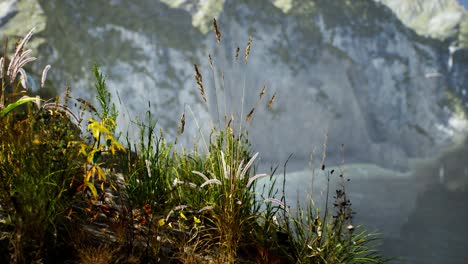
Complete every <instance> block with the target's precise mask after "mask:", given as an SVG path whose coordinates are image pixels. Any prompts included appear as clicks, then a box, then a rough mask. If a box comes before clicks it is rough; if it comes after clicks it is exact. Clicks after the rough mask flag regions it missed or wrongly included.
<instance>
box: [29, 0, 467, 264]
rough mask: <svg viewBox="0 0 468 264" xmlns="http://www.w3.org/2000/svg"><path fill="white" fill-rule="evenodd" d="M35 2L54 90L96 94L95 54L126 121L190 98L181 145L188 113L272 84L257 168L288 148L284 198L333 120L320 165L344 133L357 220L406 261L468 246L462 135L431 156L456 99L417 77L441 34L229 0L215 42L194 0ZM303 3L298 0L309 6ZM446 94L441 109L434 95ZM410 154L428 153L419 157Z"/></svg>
mask: <svg viewBox="0 0 468 264" xmlns="http://www.w3.org/2000/svg"><path fill="white" fill-rule="evenodd" d="M182 2H183V1H182ZM40 3H41V7H42V8H43V11H44V13H45V16H46V17H47V26H46V28H45V29H44V31H42V32H41V33H40V35H41V36H42V37H44V38H45V39H46V41H47V42H46V43H45V44H43V45H42V46H41V48H40V53H39V55H40V56H38V57H39V61H40V62H41V65H38V67H37V68H38V69H39V68H41V67H42V66H43V65H45V64H46V63H50V64H51V65H52V69H51V71H50V72H49V77H50V79H51V80H53V83H54V85H55V86H56V87H58V89H57V90H59V92H61V91H63V89H64V87H65V85H66V84H70V85H71V87H72V91H73V93H74V94H75V95H76V96H80V97H83V98H86V99H90V100H91V99H92V97H93V92H92V91H93V87H92V81H93V77H92V72H91V68H92V65H93V63H94V62H98V63H99V64H100V65H102V70H103V71H104V72H105V73H106V75H107V82H108V85H109V87H110V88H111V90H112V92H113V94H114V95H119V96H120V97H121V99H122V101H123V102H124V104H125V105H124V106H120V105H119V107H120V110H121V113H122V116H121V119H120V120H119V123H120V124H124V126H123V127H124V128H128V129H129V130H130V131H132V130H133V129H132V127H131V124H132V123H131V121H134V120H135V118H134V116H140V117H142V116H143V115H144V113H145V111H146V110H147V109H148V108H150V109H151V110H152V112H153V113H154V115H155V116H156V117H158V119H159V124H161V126H162V127H164V128H165V130H166V132H167V133H168V134H169V135H171V134H172V135H174V134H175V131H176V129H177V125H178V123H177V122H178V120H179V117H180V115H181V113H182V112H183V110H184V109H185V110H186V116H187V124H186V126H187V127H186V132H185V135H186V137H185V138H182V139H181V140H180V142H181V143H186V144H188V142H190V140H191V139H192V138H193V137H199V135H200V133H199V131H198V127H197V126H196V124H195V122H194V120H197V121H198V123H199V124H200V126H201V127H202V130H209V121H210V120H211V119H214V120H217V117H218V110H217V109H216V102H220V107H219V109H220V110H219V111H220V112H221V113H222V112H223V111H224V108H226V109H227V112H231V111H235V112H237V113H239V112H241V111H244V113H247V112H248V111H250V107H251V106H252V105H255V104H256V100H257V96H258V93H259V92H260V89H261V87H262V86H263V85H264V84H265V83H267V85H268V91H267V94H266V96H267V97H271V96H272V95H273V94H275V93H276V95H277V103H276V105H275V106H274V107H273V108H272V109H271V110H269V109H267V108H266V107H265V106H264V105H261V106H260V107H258V109H257V113H256V116H255V117H254V123H253V124H252V125H251V127H250V129H251V134H250V135H251V137H252V139H253V142H254V144H255V148H256V150H258V151H260V157H261V160H262V162H263V166H264V168H265V169H266V168H268V167H269V165H270V164H273V165H275V164H279V165H280V166H281V165H282V164H283V162H284V161H285V159H286V157H287V156H288V155H289V154H290V153H294V156H293V160H292V161H291V162H290V163H289V166H288V174H287V190H286V193H287V196H288V198H290V199H291V200H295V199H296V198H297V199H299V200H304V199H305V198H306V197H307V195H308V194H309V193H311V192H312V191H311V190H312V189H311V187H310V185H309V183H310V175H311V172H310V171H308V170H307V163H308V159H309V153H310V152H311V151H312V149H314V147H315V149H316V159H319V160H320V159H321V146H322V142H323V137H324V136H323V135H324V131H326V130H327V129H328V138H329V141H328V149H329V151H328V152H327V165H333V164H338V163H340V161H341V156H340V148H339V146H340V144H341V143H344V144H345V164H346V165H347V166H346V167H345V175H346V177H349V178H350V179H351V181H350V183H349V186H348V192H349V194H350V198H351V200H352V202H353V207H354V209H355V211H356V212H357V215H356V218H355V222H356V223H358V224H360V223H362V224H364V225H365V226H367V227H368V228H369V229H371V230H373V229H375V230H378V231H380V232H381V233H382V236H383V238H384V244H383V245H382V249H383V250H384V253H385V254H386V255H388V256H397V257H403V258H406V259H407V262H405V263H465V261H464V260H465V259H468V255H467V254H468V253H467V252H466V251H465V250H464V248H466V243H467V242H466V238H467V237H468V234H467V230H468V222H467V221H464V219H466V217H467V215H466V214H467V213H466V212H467V210H465V208H466V206H464V205H463V202H462V201H466V198H467V197H466V196H467V192H466V186H467V182H466V179H467V175H466V168H465V161H464V160H463V159H462V158H463V157H468V153H466V152H467V151H466V149H467V146H466V143H465V142H464V141H461V142H462V143H459V144H458V145H455V146H454V147H450V148H449V150H448V151H447V152H446V153H444V154H440V155H437V153H438V152H439V150H440V149H442V146H448V145H449V144H448V143H446V144H443V143H442V142H447V141H446V139H447V137H449V136H450V134H453V133H455V132H454V130H453V128H451V127H450V126H449V125H448V124H447V123H448V121H447V120H448V116H450V115H449V113H448V111H447V108H450V107H451V105H449V104H447V103H446V102H445V101H443V99H444V97H443V95H444V94H445V92H446V91H445V90H444V87H447V85H448V82H447V80H446V79H445V78H432V79H429V78H425V77H424V76H425V73H427V71H429V70H433V69H435V70H437V71H440V72H442V74H447V72H446V69H444V68H443V67H444V66H441V65H445V64H442V63H440V61H438V59H439V58H440V57H442V58H443V56H444V55H443V53H442V51H444V52H445V51H446V50H447V49H446V47H442V46H443V44H441V43H437V44H433V43H432V42H430V41H427V40H424V39H420V38H418V37H416V36H414V35H412V34H411V33H408V32H407V31H405V30H403V29H401V28H400V27H401V26H400V24H397V23H395V20H392V18H388V19H386V20H383V18H387V17H388V16H390V15H389V14H388V13H384V14H382V13H380V12H382V11H380V10H374V9H372V6H370V7H369V9H363V10H367V11H368V13H366V12H364V13H363V12H362V10H361V9H356V10H355V11H353V10H351V11H349V10H348V11H343V7H342V6H340V5H338V4H336V3H335V2H333V1H323V2H320V5H321V6H322V8H321V9H318V11H317V12H319V13H320V14H322V16H319V17H318V18H317V17H315V16H313V15H312V14H313V13H311V14H306V15H300V14H299V13H293V14H290V13H286V14H285V13H284V12H283V11H282V9H280V8H277V7H275V6H274V5H272V4H271V3H269V2H267V1H242V2H238V3H236V2H235V1H227V3H226V5H225V7H224V11H222V12H221V13H219V24H220V25H221V31H222V33H223V42H222V43H223V44H222V45H218V44H216V42H215V39H214V36H213V34H211V35H210V34H208V35H206V34H203V32H202V31H203V26H200V27H198V28H195V27H193V24H196V25H200V23H201V24H202V25H203V20H201V22H200V21H199V20H194V18H193V17H192V15H191V13H196V12H194V11H193V8H195V7H194V6H191V5H190V1H187V2H185V3H186V5H185V6H184V7H183V8H170V7H168V6H167V5H166V4H163V3H160V2H155V1H152V0H141V1H138V2H133V1H109V2H108V3H101V2H99V3H98V2H97V1H92V0H89V1H80V2H77V1H72V0H70V1H52V0H47V1H45V0H44V1H40ZM303 3H306V4H303V6H302V7H301V9H300V10H302V12H308V10H309V11H310V10H312V11H313V9H314V7H312V6H310V5H307V3H308V2H307V1H303ZM283 10H284V9H283ZM369 10H370V11H369ZM312 11H310V12H312ZM212 12H213V14H209V15H217V14H218V11H216V10H214V11H213V10H212ZM353 12H356V13H353ZM357 14H359V16H357ZM353 15H354V17H353ZM311 17H313V19H311ZM207 21H208V22H206V23H207V24H206V25H208V27H209V23H210V19H207ZM195 22H196V23H195ZM25 31H27V30H25ZM252 32H253V35H254V42H253V45H252V54H251V56H250V59H249V64H248V65H247V66H243V63H242V60H243V53H242V52H241V63H238V64H236V63H233V61H234V51H235V48H236V47H237V46H240V47H241V51H243V50H244V47H245V45H246V43H247V39H248V35H249V33H252ZM440 47H442V48H440ZM439 48H440V50H439ZM438 52H441V53H438ZM208 53H211V54H212V55H213V59H214V61H215V63H216V64H217V65H219V66H220V67H221V68H222V69H223V71H224V73H225V87H227V88H226V92H225V93H223V92H222V89H223V88H222V87H221V80H222V79H221V78H220V77H219V76H220V74H219V72H218V73H217V74H215V76H218V77H213V73H212V72H211V71H210V68H209V65H208V61H207V54H208ZM441 61H443V62H445V61H446V60H445V58H443V59H441ZM194 63H197V64H200V66H201V68H202V69H203V74H204V81H205V84H206V86H207V87H211V88H210V89H211V90H209V91H208V92H209V99H210V101H209V103H210V109H208V110H207V109H206V107H205V106H204V104H203V103H202V101H201V99H200V97H199V95H198V91H197V87H196V84H195V81H194V78H193V64H194ZM458 67H464V65H458ZM214 85H217V87H218V90H217V91H218V92H219V94H218V98H217V99H218V100H216V98H215V97H216V96H215V95H214V92H213V91H214V90H213V89H212V87H214ZM242 94H245V102H244V103H245V107H242V105H241V102H240V98H241V95H242ZM148 101H150V102H151V106H148ZM444 103H445V104H447V105H445V106H446V107H445V108H443V107H440V106H439V104H444ZM189 107H190V108H189ZM190 109H191V110H192V111H193V116H192V113H191V112H190ZM130 117H132V118H130ZM244 118H245V114H244ZM239 119H240V115H239V114H238V115H236V120H239ZM439 128H440V129H439ZM418 158H420V159H422V161H421V162H420V163H419V165H415V163H416V160H418ZM421 164H422V165H421ZM441 168H443V171H444V175H441V174H440V172H441ZM314 186H315V187H314V189H313V194H314V197H315V198H316V199H317V201H318V204H320V201H323V196H321V195H320V194H321V193H322V194H323V190H324V188H325V186H326V183H325V181H324V177H323V175H316V182H315V185H314ZM320 199H322V200H320Z"/></svg>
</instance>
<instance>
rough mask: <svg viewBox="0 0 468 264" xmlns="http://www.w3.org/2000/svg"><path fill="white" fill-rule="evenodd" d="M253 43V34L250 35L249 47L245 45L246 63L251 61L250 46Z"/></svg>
mask: <svg viewBox="0 0 468 264" xmlns="http://www.w3.org/2000/svg"><path fill="white" fill-rule="evenodd" d="M251 45H252V35H250V36H249V41H247V47H245V55H244V63H245V64H247V62H248V61H249V54H250V46H251Z"/></svg>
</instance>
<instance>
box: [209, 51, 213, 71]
mask: <svg viewBox="0 0 468 264" xmlns="http://www.w3.org/2000/svg"><path fill="white" fill-rule="evenodd" d="M208 62H209V63H210V67H211V69H212V70H214V67H213V60H212V59H211V54H208Z"/></svg>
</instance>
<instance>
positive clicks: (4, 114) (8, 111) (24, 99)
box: [0, 96, 37, 117]
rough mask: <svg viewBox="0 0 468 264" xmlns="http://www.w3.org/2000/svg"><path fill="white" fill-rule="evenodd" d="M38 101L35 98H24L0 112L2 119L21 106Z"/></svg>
mask: <svg viewBox="0 0 468 264" xmlns="http://www.w3.org/2000/svg"><path fill="white" fill-rule="evenodd" d="M36 100H37V98H35V97H29V96H26V97H23V98H21V99H19V100H18V101H16V102H14V103H11V104H9V105H8V106H7V107H5V109H3V110H2V111H0V117H4V116H6V115H7V114H8V113H10V112H11V111H13V110H14V109H15V108H17V107H18V106H20V105H22V104H25V103H28V102H33V101H36Z"/></svg>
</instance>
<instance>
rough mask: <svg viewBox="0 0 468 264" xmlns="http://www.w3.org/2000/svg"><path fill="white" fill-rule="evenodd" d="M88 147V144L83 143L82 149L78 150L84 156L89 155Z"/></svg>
mask: <svg viewBox="0 0 468 264" xmlns="http://www.w3.org/2000/svg"><path fill="white" fill-rule="evenodd" d="M86 147H87V145H86V144H81V146H80V151H79V152H78V154H83V155H84V156H87V155H88V153H87V152H86Z"/></svg>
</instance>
